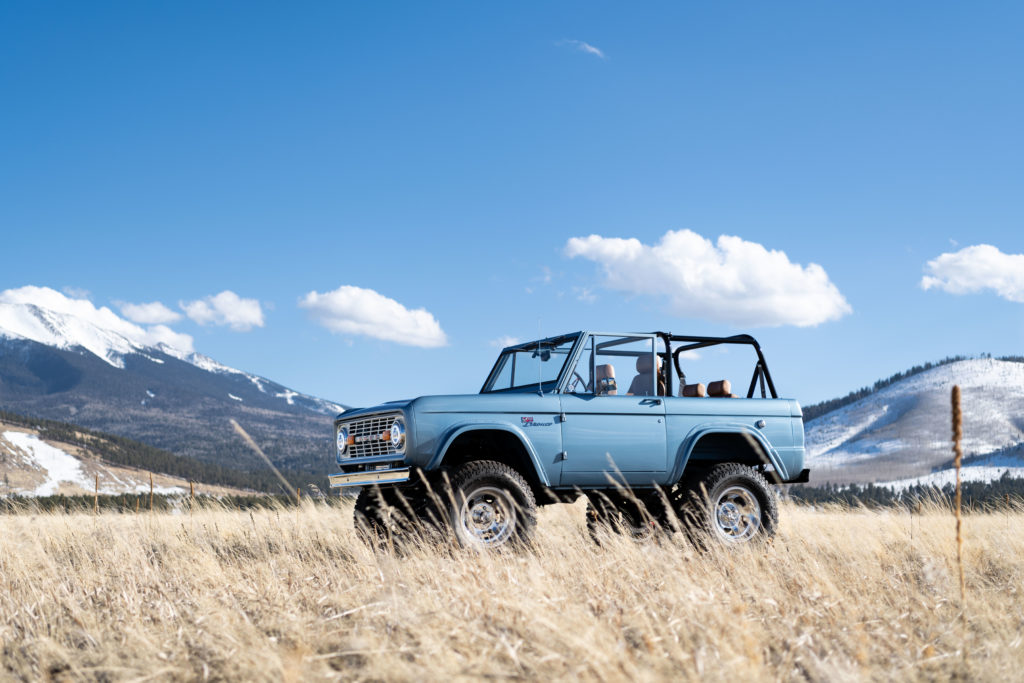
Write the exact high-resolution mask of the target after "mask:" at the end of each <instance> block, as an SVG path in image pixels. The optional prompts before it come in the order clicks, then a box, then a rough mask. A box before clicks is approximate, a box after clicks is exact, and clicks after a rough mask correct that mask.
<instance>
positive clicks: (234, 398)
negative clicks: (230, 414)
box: [228, 393, 245, 401]
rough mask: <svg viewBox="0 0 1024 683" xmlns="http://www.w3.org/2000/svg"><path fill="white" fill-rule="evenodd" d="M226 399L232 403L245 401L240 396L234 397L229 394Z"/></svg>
mask: <svg viewBox="0 0 1024 683" xmlns="http://www.w3.org/2000/svg"><path fill="white" fill-rule="evenodd" d="M228 398H230V399H231V400H233V401H243V400H245V399H243V398H241V397H240V396H235V395H234V394H231V393H229V394H228Z"/></svg>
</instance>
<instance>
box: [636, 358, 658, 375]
mask: <svg viewBox="0 0 1024 683" xmlns="http://www.w3.org/2000/svg"><path fill="white" fill-rule="evenodd" d="M654 358H655V359H657V360H656V361H655V362H657V364H658V365H657V368H658V372H661V358H659V357H658V356H654ZM636 371H637V372H639V373H640V374H644V373H647V372H650V371H651V354H649V353H645V354H644V355H642V356H637V359H636Z"/></svg>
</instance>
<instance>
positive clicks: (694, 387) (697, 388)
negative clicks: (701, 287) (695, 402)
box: [679, 382, 708, 398]
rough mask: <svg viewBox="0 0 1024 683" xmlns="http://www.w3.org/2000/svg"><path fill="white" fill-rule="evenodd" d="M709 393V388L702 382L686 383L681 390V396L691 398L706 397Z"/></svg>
mask: <svg viewBox="0 0 1024 683" xmlns="http://www.w3.org/2000/svg"><path fill="white" fill-rule="evenodd" d="M707 394H708V391H707V388H706V387H705V386H704V385H703V384H701V383H700V382H697V383H696V384H684V385H683V386H682V388H681V389H680V390H679V395H680V396H686V397H689V398H704V397H705V396H707Z"/></svg>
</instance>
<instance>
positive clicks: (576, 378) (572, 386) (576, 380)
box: [569, 370, 588, 394]
mask: <svg viewBox="0 0 1024 683" xmlns="http://www.w3.org/2000/svg"><path fill="white" fill-rule="evenodd" d="M572 375H573V377H572V381H571V382H569V393H570V394H575V393H576V387H577V386H579V384H580V382H583V390H584V391H586V390H587V388H588V387H587V383H586V382H585V381H584V380H583V376H582V375H581V374H580V373H578V372H577V371H575V370H573V371H572Z"/></svg>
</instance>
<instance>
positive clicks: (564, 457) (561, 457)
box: [558, 451, 569, 460]
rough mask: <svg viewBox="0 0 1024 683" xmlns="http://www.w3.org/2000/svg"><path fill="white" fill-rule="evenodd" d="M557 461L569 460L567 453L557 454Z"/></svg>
mask: <svg viewBox="0 0 1024 683" xmlns="http://www.w3.org/2000/svg"><path fill="white" fill-rule="evenodd" d="M558 459H559V460H568V459H569V451H562V452H561V453H559V454H558Z"/></svg>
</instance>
